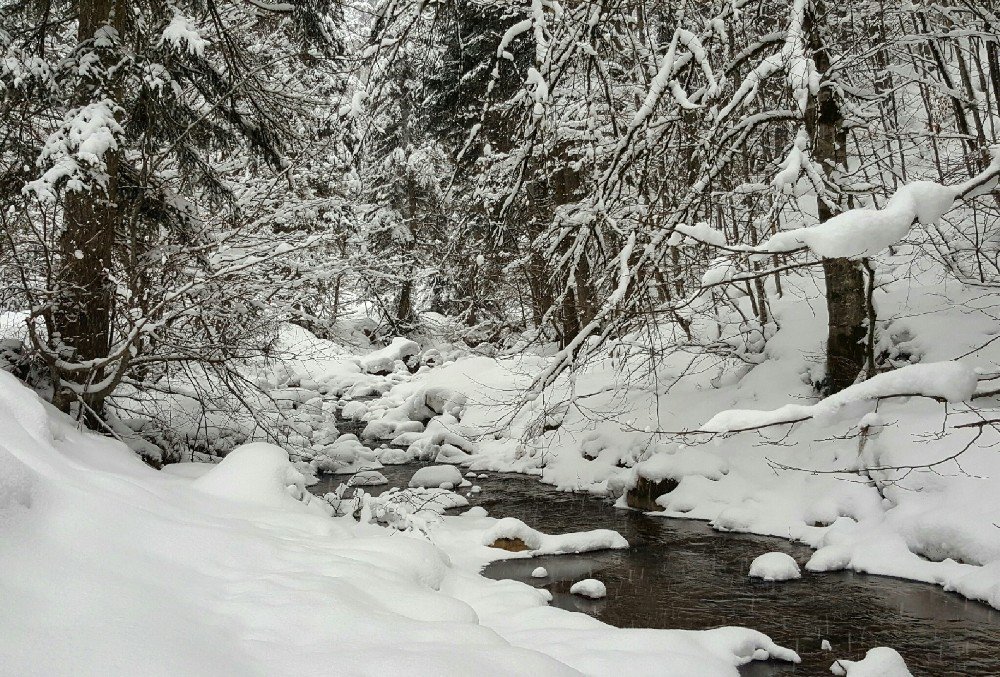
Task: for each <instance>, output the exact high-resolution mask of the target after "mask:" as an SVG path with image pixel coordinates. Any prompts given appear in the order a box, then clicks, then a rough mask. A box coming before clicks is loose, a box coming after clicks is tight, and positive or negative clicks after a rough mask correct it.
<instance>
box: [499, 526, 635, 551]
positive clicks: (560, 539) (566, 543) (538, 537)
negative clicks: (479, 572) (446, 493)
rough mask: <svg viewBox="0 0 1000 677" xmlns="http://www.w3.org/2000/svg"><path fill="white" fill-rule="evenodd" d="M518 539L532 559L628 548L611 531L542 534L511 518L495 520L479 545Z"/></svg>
mask: <svg viewBox="0 0 1000 677" xmlns="http://www.w3.org/2000/svg"><path fill="white" fill-rule="evenodd" d="M501 538H503V539H511V540H513V539H519V540H521V541H522V542H524V544H525V545H526V546H527V549H528V550H529V551H531V553H532V554H535V555H557V554H564V553H580V552H590V551H592V550H621V549H623V548H627V547H628V541H627V540H625V537H623V536H622V535H621V534H619V533H618V532H617V531H612V530H611V529H594V530H593V531H578V532H575V533H568V534H543V533H542V532H540V531H538V530H536V529H532V528H531V527H529V526H528V525H527V524H525V523H524V522H522V521H521V520H519V519H515V518H513V517H504V518H503V519H501V520H498V521H497V523H496V524H494V525H493V526H492V527H491V528H490V529H489V530H487V531H486V533H484V534H483V540H482V543H483V545H487V546H488V545H491V544H493V543H494V542H496V540H497V539H501Z"/></svg>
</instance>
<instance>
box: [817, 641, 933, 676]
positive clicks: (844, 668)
mask: <svg viewBox="0 0 1000 677" xmlns="http://www.w3.org/2000/svg"><path fill="white" fill-rule="evenodd" d="M830 672H832V673H833V674H835V675H843V676H846V677H913V675H912V673H911V672H910V671H909V669H907V667H906V662H905V661H904V660H903V657H902V656H900V655H899V652H898V651H896V650H895V649H890V648H889V647H886V646H878V647H875V648H874V649H869V650H868V653H866V654H865V657H864V658H863V659H861V660H860V661H848V660H839V661H836V662H835V663H834V664H833V665H832V666H830Z"/></svg>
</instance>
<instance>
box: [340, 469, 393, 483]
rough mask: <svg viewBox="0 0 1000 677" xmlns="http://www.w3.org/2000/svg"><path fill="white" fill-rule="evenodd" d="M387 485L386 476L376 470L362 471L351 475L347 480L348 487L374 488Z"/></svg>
mask: <svg viewBox="0 0 1000 677" xmlns="http://www.w3.org/2000/svg"><path fill="white" fill-rule="evenodd" d="M388 483H389V480H388V479H386V476H385V475H383V474H382V473H380V472H379V471H378V470H362V471H360V472H357V473H355V474H354V475H351V478H350V479H349V480H347V486H349V487H375V486H380V485H383V484H388Z"/></svg>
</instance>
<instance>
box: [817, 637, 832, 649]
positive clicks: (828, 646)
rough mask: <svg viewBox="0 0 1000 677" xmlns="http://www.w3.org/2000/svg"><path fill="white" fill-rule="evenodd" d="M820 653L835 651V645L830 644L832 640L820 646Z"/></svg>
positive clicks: (825, 640)
mask: <svg viewBox="0 0 1000 677" xmlns="http://www.w3.org/2000/svg"><path fill="white" fill-rule="evenodd" d="M819 649H820V651H833V645H831V644H830V640H828V639H824V640H823V641H822V642H820V644H819Z"/></svg>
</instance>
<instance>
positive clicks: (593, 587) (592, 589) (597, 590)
mask: <svg viewBox="0 0 1000 677" xmlns="http://www.w3.org/2000/svg"><path fill="white" fill-rule="evenodd" d="M569 591H570V592H571V593H572V594H574V595H582V596H583V597H589V598H590V599H601V598H603V597H607V596H608V588H607V586H605V585H604V583H601V582H600V581H599V580H597V579H596V578H585V579H583V580H582V581H577V582H576V583H574V584H573V587H571V588H570V589H569Z"/></svg>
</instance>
